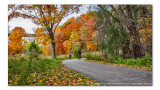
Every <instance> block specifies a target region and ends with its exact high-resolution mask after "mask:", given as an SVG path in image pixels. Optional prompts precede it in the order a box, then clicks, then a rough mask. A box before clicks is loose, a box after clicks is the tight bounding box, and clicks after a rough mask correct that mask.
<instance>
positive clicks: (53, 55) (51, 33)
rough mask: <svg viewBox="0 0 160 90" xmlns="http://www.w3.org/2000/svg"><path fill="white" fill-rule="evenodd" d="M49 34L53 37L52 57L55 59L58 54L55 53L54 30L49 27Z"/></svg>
mask: <svg viewBox="0 0 160 90" xmlns="http://www.w3.org/2000/svg"><path fill="white" fill-rule="evenodd" d="M49 31H50V32H49V33H50V34H49V35H50V38H51V40H52V41H51V44H52V59H53V60H54V59H55V58H56V54H55V42H54V34H53V32H52V28H49Z"/></svg>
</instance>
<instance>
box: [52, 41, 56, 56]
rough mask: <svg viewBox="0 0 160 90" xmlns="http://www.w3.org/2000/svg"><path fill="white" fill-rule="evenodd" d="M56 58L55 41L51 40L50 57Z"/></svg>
mask: <svg viewBox="0 0 160 90" xmlns="http://www.w3.org/2000/svg"><path fill="white" fill-rule="evenodd" d="M54 58H56V54H55V43H54V42H52V59H54Z"/></svg>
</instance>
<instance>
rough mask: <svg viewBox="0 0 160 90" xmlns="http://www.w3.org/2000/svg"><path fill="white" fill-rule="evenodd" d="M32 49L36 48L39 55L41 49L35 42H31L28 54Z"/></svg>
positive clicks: (28, 45)
mask: <svg viewBox="0 0 160 90" xmlns="http://www.w3.org/2000/svg"><path fill="white" fill-rule="evenodd" d="M32 48H34V49H35V51H36V52H37V53H38V52H40V48H39V46H38V44H37V43H36V42H35V41H31V42H29V43H28V44H27V52H28V53H30V52H32Z"/></svg>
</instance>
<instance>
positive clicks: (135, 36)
mask: <svg viewBox="0 0 160 90" xmlns="http://www.w3.org/2000/svg"><path fill="white" fill-rule="evenodd" d="M126 15H127V19H126V20H127V21H126V26H127V29H128V31H129V34H130V44H131V45H130V49H131V51H132V52H131V53H132V54H133V57H134V58H141V46H140V38H139V33H138V31H137V30H136V29H137V28H136V25H135V22H134V20H133V16H132V11H131V8H130V6H129V5H127V6H126Z"/></svg>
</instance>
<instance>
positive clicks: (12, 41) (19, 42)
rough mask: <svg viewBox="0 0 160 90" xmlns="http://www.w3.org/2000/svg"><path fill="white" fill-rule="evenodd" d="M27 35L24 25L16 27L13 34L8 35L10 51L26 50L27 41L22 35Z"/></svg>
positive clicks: (14, 52) (17, 52) (15, 52)
mask: <svg viewBox="0 0 160 90" xmlns="http://www.w3.org/2000/svg"><path fill="white" fill-rule="evenodd" d="M24 35H25V30H24V29H23V28H22V27H15V28H14V29H13V30H12V34H11V35H9V37H8V39H9V40H8V51H11V52H12V53H13V54H19V53H21V52H23V51H24V50H25V45H26V43H27V41H26V40H25V39H23V38H22V37H23V36H24Z"/></svg>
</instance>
